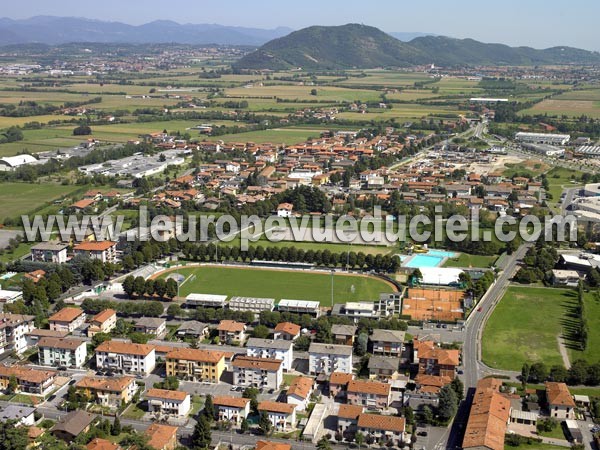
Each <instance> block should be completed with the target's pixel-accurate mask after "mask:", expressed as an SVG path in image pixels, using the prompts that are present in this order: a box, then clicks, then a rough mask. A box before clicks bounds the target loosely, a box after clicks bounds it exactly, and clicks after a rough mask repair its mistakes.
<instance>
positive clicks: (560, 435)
mask: <svg viewBox="0 0 600 450" xmlns="http://www.w3.org/2000/svg"><path fill="white" fill-rule="evenodd" d="M540 436H542V437H547V438H552V439H562V440H566V437H565V432H564V431H563V427H562V425H561V424H560V423H559V424H557V425H556V428H555V429H554V430H552V431H548V432H542V433H540Z"/></svg>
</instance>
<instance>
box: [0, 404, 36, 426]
mask: <svg viewBox="0 0 600 450" xmlns="http://www.w3.org/2000/svg"><path fill="white" fill-rule="evenodd" d="M34 413H35V408H29V407H27V406H22V405H12V404H9V405H6V407H4V409H2V411H0V422H6V421H7V420H13V421H15V422H16V425H17V426H26V427H30V426H33V425H34V424H35V422H36V420H35V418H34Z"/></svg>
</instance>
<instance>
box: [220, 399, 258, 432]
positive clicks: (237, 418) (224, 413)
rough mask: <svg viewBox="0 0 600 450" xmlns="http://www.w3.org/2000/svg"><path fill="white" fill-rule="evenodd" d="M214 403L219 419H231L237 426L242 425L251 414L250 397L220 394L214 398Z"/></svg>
mask: <svg viewBox="0 0 600 450" xmlns="http://www.w3.org/2000/svg"><path fill="white" fill-rule="evenodd" d="M213 404H214V405H215V414H216V417H215V418H216V419H217V420H218V421H229V422H231V423H233V424H234V425H236V426H240V425H241V424H242V420H244V419H247V418H248V415H249V414H250V399H249V398H241V397H231V396H219V397H214V398H213Z"/></svg>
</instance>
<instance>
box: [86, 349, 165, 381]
mask: <svg viewBox="0 0 600 450" xmlns="http://www.w3.org/2000/svg"><path fill="white" fill-rule="evenodd" d="M96 366H97V367H98V368H99V369H107V370H111V371H114V372H119V373H135V374H140V375H148V374H149V373H151V372H152V371H153V370H154V368H155V367H156V351H155V347H154V346H153V345H147V344H131V343H128V342H118V341H105V342H103V343H102V344H100V345H99V346H98V347H97V348H96Z"/></svg>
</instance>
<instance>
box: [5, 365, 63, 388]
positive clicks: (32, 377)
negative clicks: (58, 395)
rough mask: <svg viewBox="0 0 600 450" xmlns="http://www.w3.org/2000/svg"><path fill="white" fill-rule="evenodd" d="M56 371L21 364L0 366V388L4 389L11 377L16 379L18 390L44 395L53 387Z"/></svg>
mask: <svg viewBox="0 0 600 450" xmlns="http://www.w3.org/2000/svg"><path fill="white" fill-rule="evenodd" d="M56 374H57V372H56V371H54V370H37V369H31V368H29V367H23V366H10V367H5V366H0V390H3V391H4V390H6V389H7V388H8V383H9V382H10V379H11V377H15V378H16V379H17V384H18V390H19V391H20V392H22V393H25V394H33V395H46V394H48V393H49V392H50V391H51V390H52V389H53V387H54V381H55V379H56Z"/></svg>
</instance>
